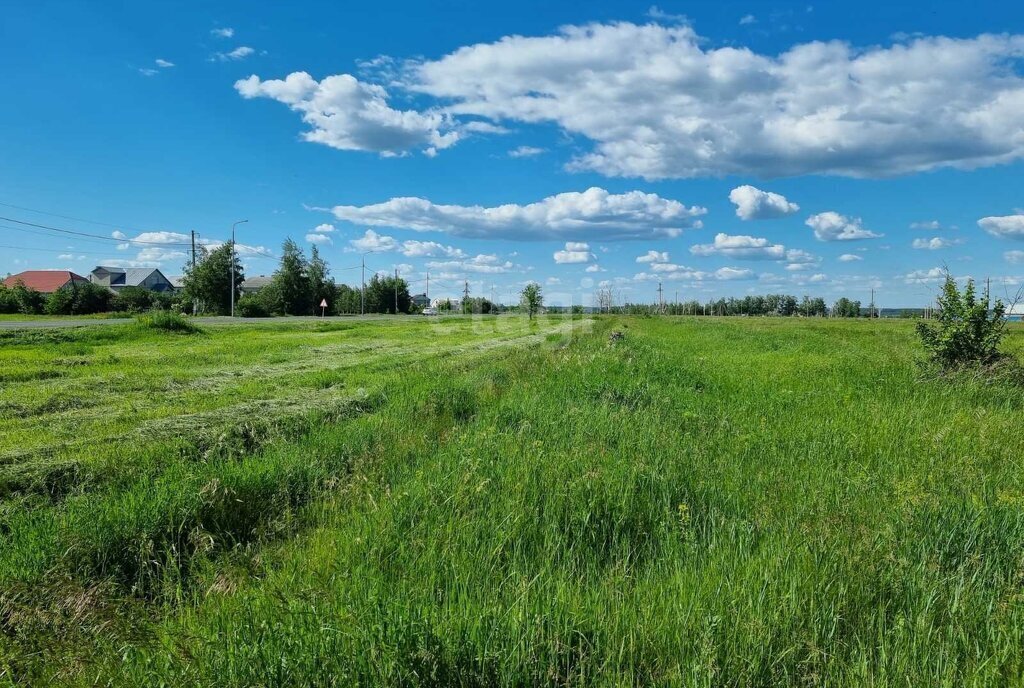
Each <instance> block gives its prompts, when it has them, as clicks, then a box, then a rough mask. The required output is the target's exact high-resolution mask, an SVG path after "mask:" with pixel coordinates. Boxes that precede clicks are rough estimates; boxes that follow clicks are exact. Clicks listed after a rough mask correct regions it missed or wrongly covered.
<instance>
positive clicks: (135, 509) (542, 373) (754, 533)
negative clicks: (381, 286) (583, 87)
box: [0, 317, 1024, 686]
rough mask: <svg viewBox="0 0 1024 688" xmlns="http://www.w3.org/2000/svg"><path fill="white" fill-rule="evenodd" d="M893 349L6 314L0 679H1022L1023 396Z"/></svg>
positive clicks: (685, 324) (867, 328)
mask: <svg viewBox="0 0 1024 688" xmlns="http://www.w3.org/2000/svg"><path fill="white" fill-rule="evenodd" d="M612 331H621V332H623V333H624V337H623V338H622V339H621V340H620V341H615V342H612V341H610V339H609V333H610V332H612ZM1005 348H1006V349H1007V350H1008V351H1012V352H1014V353H1015V354H1016V355H1017V356H1018V357H1022V358H1024V329H1022V328H1020V327H1019V326H1016V327H1015V328H1013V329H1012V330H1011V333H1010V335H1009V337H1008V338H1007V342H1006V347H1005ZM920 356H921V354H920V351H919V349H918V345H917V343H916V340H915V337H914V334H913V329H912V327H911V324H910V323H909V322H905V321H885V322H869V321H854V322H842V321H834V320H801V319H781V318H780V319H774V318H769V319H761V318H735V319H731V318H701V319H692V318H612V319H603V318H599V319H583V318H577V319H570V318H540V319H538V320H537V321H535V322H534V323H528V322H527V321H526V320H525V319H521V318H518V317H499V318H482V319H442V320H433V319H423V320H419V319H417V320H413V319H409V320H408V321H400V320H394V321H376V322H355V321H353V322H342V323H330V324H322V325H321V324H317V323H310V322H291V323H283V324H282V323H273V322H269V323H267V324H259V325H253V326H237V327H230V328H217V327H209V328H207V329H206V330H205V331H203V332H201V333H199V334H174V333H169V332H163V331H158V330H154V329H148V328H145V327H142V326H141V325H124V326H122V325H115V326H107V327H92V328H81V329H75V330H40V331H10V332H0V390H2V392H0V683H2V682H7V683H9V684H13V685H49V684H58V685H90V686H91V685H115V686H140V685H168V686H179V685H180V686H196V685H202V686H285V685H318V686H351V685H383V686H392V685H410V686H413V685H428V686H450V685H462V686H492V685H496V686H534V685H588V686H589V685H600V686H611V685H615V686H620V685H634V686H641V685H687V686H690V685H692V686H774V685H821V686H837V685H838V686H864V685H871V686H918V685H927V686H942V685H944V686H962V685H1021V684H1022V683H1024V470H1022V465H1021V457H1024V433H1022V432H1021V429H1022V428H1024V390H1022V389H1021V388H1020V387H1015V386H1013V385H1011V384H1010V383H1006V382H998V383H990V382H989V383H987V382H985V381H983V380H975V379H954V380H943V381H939V380H935V379H926V378H923V377H922V375H921V370H920V369H919V367H918V365H917V360H918V358H919V357H920Z"/></svg>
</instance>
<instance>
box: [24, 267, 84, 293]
mask: <svg viewBox="0 0 1024 688" xmlns="http://www.w3.org/2000/svg"><path fill="white" fill-rule="evenodd" d="M19 282H20V283H21V284H24V285H25V286H26V287H28V288H29V289H35V290H36V291H38V292H40V293H43V294H52V293H53V292H55V291H57V290H58V289H60V288H61V287H66V286H68V285H70V284H88V283H89V280H88V279H86V278H85V277H82V276H81V275H79V274H76V273H74V272H71V271H70V270H26V271H25V272H19V273H18V274H17V275H11V276H10V277H8V278H7V279H5V280H4V286H5V287H14V286H15V285H17V284H18V283H19Z"/></svg>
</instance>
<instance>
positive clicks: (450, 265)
mask: <svg viewBox="0 0 1024 688" xmlns="http://www.w3.org/2000/svg"><path fill="white" fill-rule="evenodd" d="M427 267H428V268H430V269H431V270H448V271H451V272H452V273H453V274H458V271H460V270H461V271H464V272H474V273H479V274H485V275H500V274H504V273H507V272H513V271H514V270H516V266H515V264H513V263H512V262H511V261H508V260H504V261H503V260H501V259H500V258H499V257H498V256H496V255H494V254H479V255H477V256H474V257H472V258H468V259H466V260H445V261H430V262H428V263H427Z"/></svg>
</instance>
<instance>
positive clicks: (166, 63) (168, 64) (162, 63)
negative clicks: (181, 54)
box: [156, 57, 174, 69]
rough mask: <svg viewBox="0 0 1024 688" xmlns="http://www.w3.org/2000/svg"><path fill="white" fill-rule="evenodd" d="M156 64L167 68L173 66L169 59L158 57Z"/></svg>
mask: <svg viewBox="0 0 1024 688" xmlns="http://www.w3.org/2000/svg"><path fill="white" fill-rule="evenodd" d="M156 66H157V67H160V68H161V69H169V68H171V67H173V66H174V63H173V62H170V61H169V60H164V59H162V58H159V57H158V58H157V59H156Z"/></svg>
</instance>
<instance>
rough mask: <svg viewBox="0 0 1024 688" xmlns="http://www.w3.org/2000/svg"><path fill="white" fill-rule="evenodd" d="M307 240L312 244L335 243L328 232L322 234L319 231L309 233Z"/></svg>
mask: <svg viewBox="0 0 1024 688" xmlns="http://www.w3.org/2000/svg"><path fill="white" fill-rule="evenodd" d="M306 241H308V242H309V243H311V244H319V245H323V244H332V243H334V242H333V241H331V237H329V236H327V235H326V234H321V233H319V232H311V233H309V234H307V235H306Z"/></svg>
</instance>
